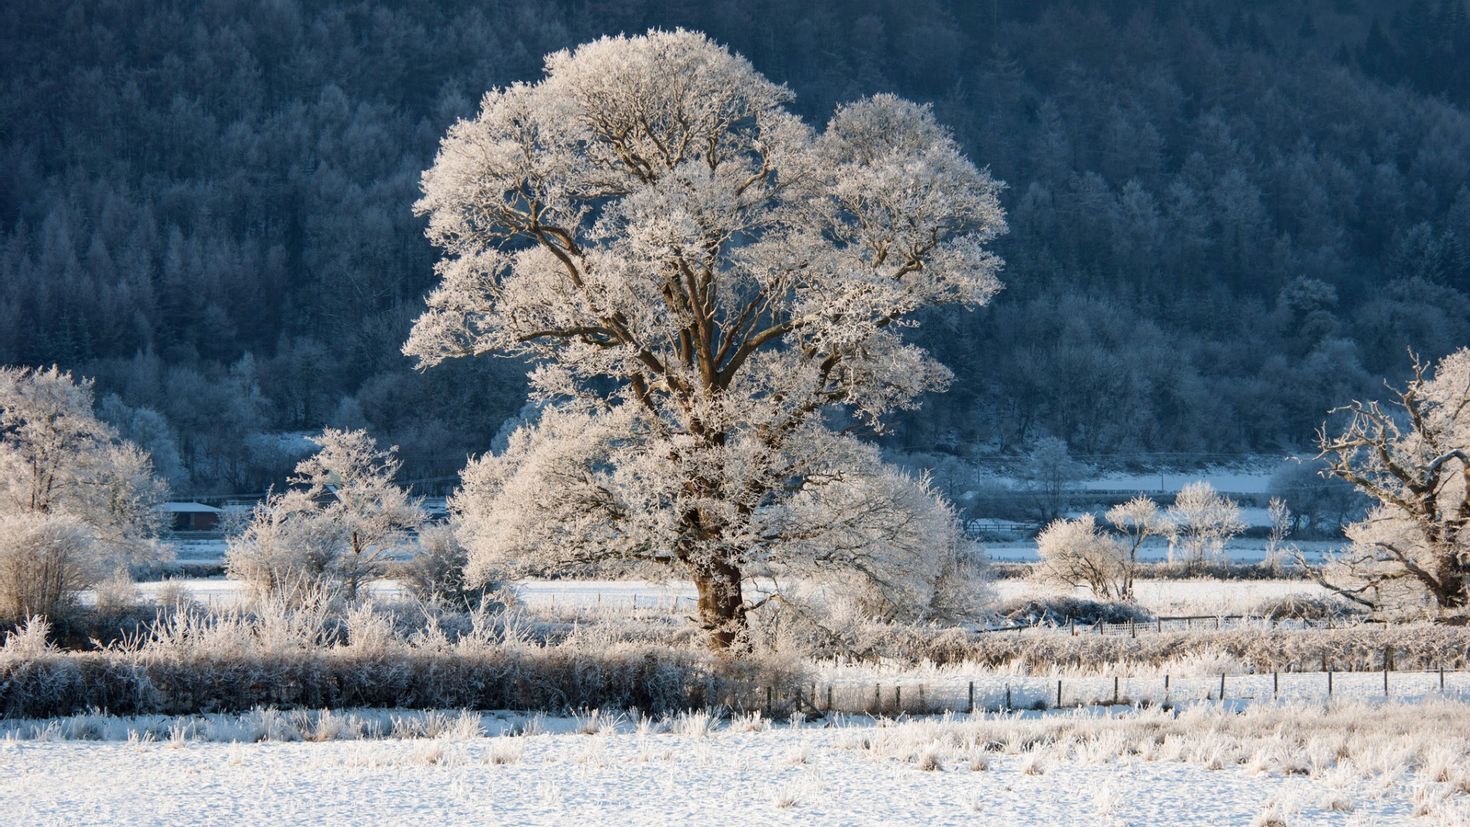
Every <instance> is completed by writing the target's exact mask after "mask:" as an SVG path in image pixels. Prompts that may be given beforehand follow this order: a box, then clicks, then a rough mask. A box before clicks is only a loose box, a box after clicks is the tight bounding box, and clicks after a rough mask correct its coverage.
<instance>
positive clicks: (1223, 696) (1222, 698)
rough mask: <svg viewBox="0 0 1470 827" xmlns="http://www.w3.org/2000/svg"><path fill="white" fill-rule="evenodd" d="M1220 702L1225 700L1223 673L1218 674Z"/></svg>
mask: <svg viewBox="0 0 1470 827" xmlns="http://www.w3.org/2000/svg"><path fill="white" fill-rule="evenodd" d="M1220 700H1222V701H1223V700H1225V673H1224V672H1221V673H1220Z"/></svg>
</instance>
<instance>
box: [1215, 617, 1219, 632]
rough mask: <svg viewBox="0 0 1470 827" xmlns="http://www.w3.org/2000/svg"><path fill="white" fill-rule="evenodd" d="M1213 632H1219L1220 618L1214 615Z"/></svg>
mask: <svg viewBox="0 0 1470 827" xmlns="http://www.w3.org/2000/svg"><path fill="white" fill-rule="evenodd" d="M1215 631H1217V632H1218V631H1220V616H1219V615H1215Z"/></svg>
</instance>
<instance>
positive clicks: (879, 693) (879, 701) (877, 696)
mask: <svg viewBox="0 0 1470 827" xmlns="http://www.w3.org/2000/svg"><path fill="white" fill-rule="evenodd" d="M873 711H874V712H876V713H877V714H879V715H882V714H883V684H881V683H875V684H873Z"/></svg>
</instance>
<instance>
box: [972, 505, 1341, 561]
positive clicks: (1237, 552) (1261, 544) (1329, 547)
mask: <svg viewBox="0 0 1470 827" xmlns="http://www.w3.org/2000/svg"><path fill="white" fill-rule="evenodd" d="M1242 510H1243V511H1244V510H1247V509H1242ZM984 545H985V554H986V556H988V557H989V558H990V559H991V560H993V561H995V562H1001V563H1034V562H1036V561H1037V560H1038V559H1040V558H1039V557H1037V555H1036V541H1035V540H1015V541H1001V542H988V543H985V544H984ZM1290 545H1295V546H1296V547H1298V548H1300V549H1301V550H1302V553H1303V554H1304V555H1305V556H1306V558H1307V559H1308V560H1309V561H1313V562H1315V561H1318V560H1321V559H1322V555H1323V554H1325V553H1327V552H1329V551H1333V550H1335V549H1338V548H1341V547H1342V545H1343V544H1342V543H1341V542H1338V541H1334V540H1305V541H1301V542H1296V541H1293V542H1292V543H1290ZM1138 556H1139V559H1140V560H1146V561H1149V562H1162V561H1164V560H1167V559H1168V557H1169V544H1168V543H1165V542H1148V543H1145V544H1144V546H1143V548H1141V549H1139V555H1138ZM1225 557H1226V558H1227V559H1228V560H1230V561H1231V562H1232V563H1259V562H1261V561H1262V560H1264V559H1266V541H1265V540H1264V539H1260V538H1252V537H1241V538H1237V539H1235V540H1231V541H1230V542H1229V543H1227V544H1226V546H1225Z"/></svg>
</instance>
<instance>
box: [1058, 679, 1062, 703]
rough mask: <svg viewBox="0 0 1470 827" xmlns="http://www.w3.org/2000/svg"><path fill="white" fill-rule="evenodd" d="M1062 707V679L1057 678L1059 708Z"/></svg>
mask: <svg viewBox="0 0 1470 827" xmlns="http://www.w3.org/2000/svg"><path fill="white" fill-rule="evenodd" d="M1061 705H1062V679H1061V678H1057V707H1058V708H1060V707H1061Z"/></svg>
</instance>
